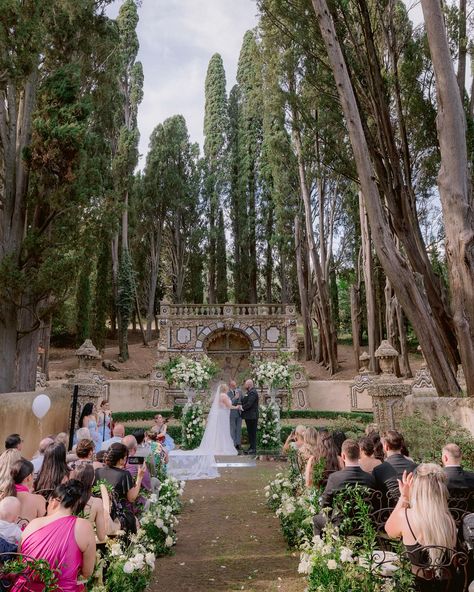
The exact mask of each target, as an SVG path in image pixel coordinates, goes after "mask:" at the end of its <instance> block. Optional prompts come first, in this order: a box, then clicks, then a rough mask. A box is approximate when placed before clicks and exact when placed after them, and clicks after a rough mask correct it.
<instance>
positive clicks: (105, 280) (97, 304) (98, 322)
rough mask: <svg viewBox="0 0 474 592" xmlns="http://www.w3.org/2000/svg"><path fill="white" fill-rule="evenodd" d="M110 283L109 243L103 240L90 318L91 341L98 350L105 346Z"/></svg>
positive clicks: (98, 259)
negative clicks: (91, 318)
mask: <svg viewBox="0 0 474 592" xmlns="http://www.w3.org/2000/svg"><path fill="white" fill-rule="evenodd" d="M110 283H111V277H110V244H109V243H108V242H107V241H103V243H102V245H101V249H100V252H99V256H98V258H97V266H96V276H95V292H94V303H93V320H92V342H93V343H94V345H95V346H96V348H97V349H98V350H99V351H103V349H104V348H105V337H106V334H107V325H106V322H107V311H108V305H109V299H110Z"/></svg>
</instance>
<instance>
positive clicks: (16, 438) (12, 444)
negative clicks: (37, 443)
mask: <svg viewBox="0 0 474 592" xmlns="http://www.w3.org/2000/svg"><path fill="white" fill-rule="evenodd" d="M22 446H23V439H22V437H21V436H20V434H10V435H9V436H7V437H6V439H5V450H11V449H12V448H16V449H17V450H21V448H22Z"/></svg>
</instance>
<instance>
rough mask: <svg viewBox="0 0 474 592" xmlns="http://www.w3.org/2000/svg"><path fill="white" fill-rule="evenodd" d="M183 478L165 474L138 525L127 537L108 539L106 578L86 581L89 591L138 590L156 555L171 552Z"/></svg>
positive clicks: (147, 577) (149, 574)
mask: <svg viewBox="0 0 474 592" xmlns="http://www.w3.org/2000/svg"><path fill="white" fill-rule="evenodd" d="M184 485H185V484H184V481H178V480H177V479H175V478H174V477H168V478H167V479H165V480H164V481H163V482H162V483H161V486H160V490H159V494H158V495H157V494H155V493H152V494H151V495H150V496H149V497H148V499H147V509H146V510H145V511H144V512H143V514H142V516H141V517H140V528H139V529H138V531H137V533H136V534H134V535H131V536H130V537H129V538H128V539H125V538H117V539H114V540H113V541H109V543H108V545H107V552H106V555H105V559H104V560H101V562H102V563H104V562H105V563H106V564H107V578H106V580H105V581H103V582H102V581H101V578H100V579H99V581H98V582H95V584H89V587H88V590H90V591H91V592H112V591H113V592H141V591H144V590H145V589H146V588H147V586H148V584H149V582H150V580H151V577H152V575H153V570H154V567H155V559H156V557H158V556H160V555H166V554H169V553H170V552H171V549H172V547H173V545H175V544H176V540H177V537H176V527H177V525H178V523H179V521H178V518H177V516H176V515H177V514H178V513H179V512H180V510H181V496H182V495H183V490H184Z"/></svg>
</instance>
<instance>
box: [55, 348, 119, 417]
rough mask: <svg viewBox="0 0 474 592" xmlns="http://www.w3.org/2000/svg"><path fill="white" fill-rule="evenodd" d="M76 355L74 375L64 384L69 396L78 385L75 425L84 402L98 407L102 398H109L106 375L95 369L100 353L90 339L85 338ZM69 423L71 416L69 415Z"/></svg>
mask: <svg viewBox="0 0 474 592" xmlns="http://www.w3.org/2000/svg"><path fill="white" fill-rule="evenodd" d="M76 357H77V358H78V360H79V368H78V369H77V370H75V371H74V376H73V377H72V378H70V379H69V380H68V381H67V383H66V384H65V385H64V386H65V388H66V389H67V390H68V391H69V392H70V393H71V397H72V394H73V392H74V387H75V386H76V385H77V386H78V387H79V392H78V400H77V402H78V404H77V409H76V417H75V418H74V425H75V426H77V422H78V421H79V417H80V415H81V412H82V408H83V407H84V405H85V404H86V403H94V404H95V405H96V407H98V404H99V403H100V401H101V400H102V399H105V400H106V401H108V400H109V390H110V389H109V386H110V385H109V383H108V381H107V379H106V377H105V376H104V375H103V374H101V373H100V372H99V371H98V370H97V369H96V364H97V362H98V361H99V360H100V354H99V352H98V351H97V349H96V348H95V347H94V345H93V343H92V341H91V340H90V339H86V341H85V342H84V343H83V344H82V345H81V347H80V348H79V349H78V350H77V351H76ZM71 410H72V405H71ZM70 424H71V417H69V425H70Z"/></svg>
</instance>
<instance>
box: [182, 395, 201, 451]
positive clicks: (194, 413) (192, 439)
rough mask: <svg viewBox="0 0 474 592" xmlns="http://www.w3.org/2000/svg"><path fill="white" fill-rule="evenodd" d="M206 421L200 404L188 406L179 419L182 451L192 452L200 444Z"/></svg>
mask: <svg viewBox="0 0 474 592" xmlns="http://www.w3.org/2000/svg"><path fill="white" fill-rule="evenodd" d="M205 427H206V420H205V418H204V409H203V405H202V403H201V402H199V401H198V402H196V403H193V404H192V405H188V406H186V407H185V408H184V410H183V415H182V417H181V446H182V447H183V448H184V450H193V449H194V448H197V447H198V446H199V444H200V443H201V440H202V436H203V434H204V429H205Z"/></svg>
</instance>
